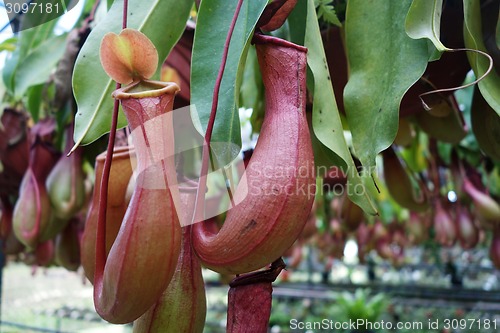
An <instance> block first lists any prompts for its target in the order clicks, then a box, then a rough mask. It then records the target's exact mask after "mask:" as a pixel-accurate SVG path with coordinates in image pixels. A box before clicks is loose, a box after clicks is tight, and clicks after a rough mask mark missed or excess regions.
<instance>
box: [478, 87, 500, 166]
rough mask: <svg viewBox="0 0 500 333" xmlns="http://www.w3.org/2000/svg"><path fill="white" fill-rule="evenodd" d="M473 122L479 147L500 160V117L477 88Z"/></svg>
mask: <svg viewBox="0 0 500 333" xmlns="http://www.w3.org/2000/svg"><path fill="white" fill-rule="evenodd" d="M471 122H472V131H473V132H474V135H475V137H476V139H477V143H478V144H479V147H481V149H482V150H483V151H484V152H485V154H486V155H488V156H490V157H491V158H493V159H495V160H497V161H500V117H498V115H497V114H496V113H495V111H494V110H493V109H492V108H491V107H490V106H489V105H488V104H487V103H486V101H485V100H484V98H483V96H482V95H481V94H480V92H479V91H478V89H477V88H476V89H475V90H474V99H473V102H472V108H471Z"/></svg>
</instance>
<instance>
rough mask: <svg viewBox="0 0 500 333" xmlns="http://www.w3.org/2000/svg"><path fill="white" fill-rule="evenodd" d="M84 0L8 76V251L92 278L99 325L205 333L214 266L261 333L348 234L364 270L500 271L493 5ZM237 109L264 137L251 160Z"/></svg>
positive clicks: (25, 36)
mask: <svg viewBox="0 0 500 333" xmlns="http://www.w3.org/2000/svg"><path fill="white" fill-rule="evenodd" d="M88 5H89V6H87V7H86V9H85V10H84V15H82V18H81V19H80V20H79V21H78V22H79V23H78V24H79V28H75V29H73V30H72V32H71V33H69V34H67V35H60V36H59V35H56V34H55V33H54V31H55V30H54V29H55V28H54V27H55V21H50V22H46V23H44V24H40V25H39V26H36V27H31V29H27V30H26V31H21V33H20V36H19V39H18V42H17V44H16V49H15V50H14V51H12V54H11V56H10V57H9V58H8V60H7V62H6V68H5V69H4V71H3V80H4V83H5V86H6V89H7V92H6V93H5V96H4V101H6V102H8V104H9V105H10V106H9V107H7V108H5V109H4V110H2V112H1V113H0V115H1V125H2V126H0V139H1V141H0V162H1V164H0V166H1V167H2V168H0V184H1V186H0V207H1V215H0V219H1V223H0V240H1V245H2V249H3V252H4V253H6V254H8V255H13V256H17V258H22V259H23V260H24V261H25V262H26V263H27V264H30V265H34V266H49V265H53V264H57V265H60V266H63V267H65V268H66V269H68V270H73V271H76V270H77V269H78V268H79V267H80V265H81V266H82V267H83V270H84V274H85V276H86V278H87V279H88V280H89V281H90V282H91V283H92V284H93V290H94V294H93V298H94V305H95V309H96V311H97V313H98V314H99V315H100V316H101V317H102V318H103V319H104V320H106V321H108V322H110V323H115V324H124V323H131V322H133V331H134V332H136V333H139V332H151V333H155V332H192V333H196V332H202V331H203V330H204V327H205V316H206V311H207V305H206V294H205V282H204V279H203V275H202V268H206V269H209V270H212V271H214V272H217V273H219V274H220V276H221V277H222V278H226V279H227V280H228V281H227V282H228V284H229V291H228V308H227V322H226V331H227V332H233V333H239V332H249V333H250V332H251V333H260V332H262V333H264V332H267V331H268V326H269V316H270V313H271V302H272V296H271V295H272V283H273V282H274V281H275V280H276V279H277V278H278V277H279V278H280V279H282V280H286V279H287V278H288V276H289V275H290V273H291V272H292V271H293V270H294V269H295V268H296V267H297V266H298V265H299V264H300V262H301V261H302V260H303V255H304V251H303V248H304V247H305V246H312V247H314V248H315V251H317V253H318V256H319V259H320V261H323V262H324V263H325V271H328V270H330V269H331V266H332V262H333V260H334V259H341V258H342V257H343V255H344V247H345V245H346V242H347V240H348V239H349V238H351V239H355V240H356V242H357V244H358V257H359V261H360V262H362V263H363V262H365V261H366V256H367V255H368V254H369V253H372V252H373V253H377V254H378V256H379V257H381V258H383V259H385V260H388V261H390V262H391V263H392V264H393V265H395V266H399V265H403V264H404V263H405V260H406V259H405V248H407V247H409V246H416V245H419V244H421V243H422V242H426V241H429V240H430V239H432V241H433V242H435V243H437V244H439V245H440V246H441V247H443V248H449V247H452V246H460V247H462V248H463V249H472V248H475V247H478V246H483V247H485V248H487V249H488V254H489V257H490V259H491V262H492V263H493V264H494V265H495V266H496V267H500V222H499V221H500V204H499V202H498V198H499V197H500V185H499V184H500V165H499V164H498V161H500V141H499V137H498V133H499V131H500V117H499V116H498V115H499V114H500V97H499V96H500V79H499V74H498V69H499V68H500V64H499V63H498V54H499V48H498V42H497V41H495V38H493V37H494V36H495V35H496V34H497V32H496V27H497V25H498V24H497V23H498V15H496V16H495V15H492V14H491V13H498V10H499V6H500V5H499V4H497V3H496V2H487V3H486V2H485V3H484V4H480V2H479V1H475V0H461V1H455V2H453V1H448V2H443V1H442V0H433V1H430V0H401V1H385V0H377V1H364V0H348V1H344V0H335V1H330V0H273V1H268V0H251V1H250V0H231V1H220V0H202V1H193V0H181V1H172V0H152V1H147V2H145V1H140V0H115V1H99V0H96V1H88ZM101 9H102V10H101ZM106 10H107V14H106V15H105V16H104V17H101V18H100V17H99V11H101V12H102V11H106ZM388 13H391V14H390V15H389V14H388ZM99 20H100V21H99ZM441 21H442V24H441ZM51 22H52V23H51ZM186 22H187V24H186ZM478 22H479V23H478ZM95 23H97V24H95ZM457 32H460V33H457ZM43 36H46V37H43ZM492 36H493V37H492ZM44 38H47V39H44ZM444 44H446V45H444ZM1 45H2V47H4V48H5V49H8V47H9V45H8V44H5V45H4V44H1ZM48 47H50V48H51V50H53V51H54V52H55V53H54V54H57V55H58V56H57V57H54V59H55V60H54V59H51V60H50V61H48V60H46V58H44V53H47V52H46V51H45V49H46V48H48ZM32 59H44V60H43V61H45V62H46V64H47V66H46V68H44V69H35V68H33V66H31V65H30V61H32ZM40 62H42V60H40ZM51 66H52V67H51ZM42 67H43V66H42ZM31 74H36V75H31ZM35 77H36V78H35ZM70 86H72V88H73V91H71V89H68V87H70ZM457 89H460V90H459V91H457V92H456V90H457ZM42 96H48V97H45V99H44V98H42ZM240 106H244V107H246V108H251V109H252V113H251V117H250V120H249V121H250V122H251V124H252V130H253V131H254V132H255V133H258V134H259V135H258V139H257V141H256V143H255V145H252V149H248V150H245V151H244V152H243V153H244V157H243V159H240V158H239V157H240V156H241V155H242V154H241V152H242V150H243V148H242V147H243V145H242V123H241V122H240V118H239V107H240ZM461 108H463V109H464V110H461ZM25 109H26V110H28V111H26V110H25ZM108 133H109V135H107V136H104V135H105V134H108ZM345 133H349V135H347V136H346V135H345ZM101 137H103V138H104V139H107V150H106V151H104V152H102V150H103V147H104V145H105V142H104V141H103V140H102V139H101ZM346 137H347V139H346ZM215 174H217V175H219V176H220V177H222V178H221V179H222V182H221V183H217V182H216V181H215V180H214V179H215V178H214V175H215ZM221 184H222V185H221ZM221 188H222V192H224V193H225V195H224V196H223V195H219V194H216V195H214V192H217V190H220V189H221ZM451 193H453V194H454V195H455V199H453V200H452V199H451V198H452V196H450V194H451ZM285 267H287V268H288V269H289V271H286V270H285Z"/></svg>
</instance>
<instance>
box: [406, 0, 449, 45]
mask: <svg viewBox="0 0 500 333" xmlns="http://www.w3.org/2000/svg"><path fill="white" fill-rule="evenodd" d="M442 11H443V0H413V2H412V4H411V6H410V10H409V11H408V15H407V16H406V22H405V29H406V33H407V34H408V36H410V37H411V38H413V39H420V38H427V39H429V40H430V41H431V42H432V44H434V47H436V49H438V51H440V52H443V51H447V50H449V48H447V47H446V46H444V45H443V43H441V41H440V40H439V36H440V25H441V13H442Z"/></svg>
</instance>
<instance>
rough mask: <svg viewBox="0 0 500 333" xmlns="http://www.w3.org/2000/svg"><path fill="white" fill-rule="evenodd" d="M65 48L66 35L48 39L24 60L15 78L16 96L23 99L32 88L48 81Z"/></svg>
mask: <svg viewBox="0 0 500 333" xmlns="http://www.w3.org/2000/svg"><path fill="white" fill-rule="evenodd" d="M65 47H66V34H64V35H60V36H57V37H54V38H51V39H47V40H46V41H45V42H43V43H42V44H40V45H39V46H38V47H37V48H36V49H35V50H34V51H33V52H31V53H30V54H29V55H28V56H27V57H26V58H24V60H22V61H21V62H20V63H19V65H18V69H17V71H16V75H15V78H14V84H15V88H14V96H15V97H16V98H21V97H22V96H23V95H24V94H25V93H26V90H27V89H28V88H29V87H30V86H33V85H37V84H40V83H44V82H45V81H47V80H48V79H49V76H50V74H51V73H52V72H53V71H54V69H55V66H56V64H57V63H58V62H59V60H60V59H61V57H62V55H63V54H64V50H65Z"/></svg>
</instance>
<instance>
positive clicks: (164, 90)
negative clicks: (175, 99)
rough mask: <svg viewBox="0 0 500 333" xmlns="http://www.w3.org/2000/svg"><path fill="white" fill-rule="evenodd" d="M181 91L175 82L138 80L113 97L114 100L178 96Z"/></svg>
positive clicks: (115, 92) (116, 92) (115, 93)
mask: <svg viewBox="0 0 500 333" xmlns="http://www.w3.org/2000/svg"><path fill="white" fill-rule="evenodd" d="M180 90H181V89H180V88H179V86H178V85H177V84H176V83H174V82H163V81H154V80H144V79H143V80H136V81H134V82H132V83H131V84H128V85H126V86H125V87H123V88H120V89H117V90H115V91H114V92H113V94H112V95H111V96H112V97H113V98H114V99H119V100H122V99H129V98H136V99H139V98H148V97H159V96H162V95H164V94H177V93H178V92H179V91H180Z"/></svg>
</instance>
